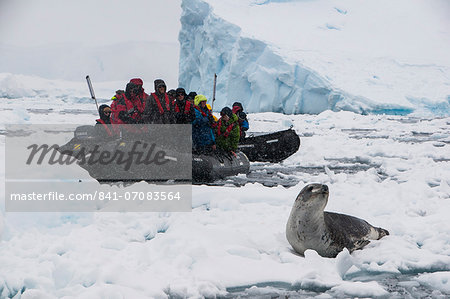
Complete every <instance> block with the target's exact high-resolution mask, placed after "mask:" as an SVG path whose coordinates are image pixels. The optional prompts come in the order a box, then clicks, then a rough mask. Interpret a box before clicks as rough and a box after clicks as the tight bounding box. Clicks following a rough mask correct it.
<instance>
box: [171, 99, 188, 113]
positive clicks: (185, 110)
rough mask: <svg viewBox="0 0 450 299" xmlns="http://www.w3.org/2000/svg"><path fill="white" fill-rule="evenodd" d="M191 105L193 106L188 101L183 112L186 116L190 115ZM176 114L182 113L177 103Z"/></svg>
mask: <svg viewBox="0 0 450 299" xmlns="http://www.w3.org/2000/svg"><path fill="white" fill-rule="evenodd" d="M191 105H192V104H191V102H189V101H186V104H185V105H184V111H183V113H184V114H189V112H190V111H191ZM175 112H181V111H180V107H179V106H178V103H177V102H175Z"/></svg>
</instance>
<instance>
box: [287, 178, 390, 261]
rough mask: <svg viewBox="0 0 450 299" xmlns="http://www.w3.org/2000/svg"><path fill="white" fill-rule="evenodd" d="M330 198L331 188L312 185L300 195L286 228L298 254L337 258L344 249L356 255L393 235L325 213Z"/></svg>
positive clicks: (288, 238) (364, 222)
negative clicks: (365, 247)
mask: <svg viewBox="0 0 450 299" xmlns="http://www.w3.org/2000/svg"><path fill="white" fill-rule="evenodd" d="M328 195H329V191H328V186H326V185H322V184H309V185H307V186H305V187H304V188H303V189H302V191H300V193H299V195H298V196H297V198H296V200H295V203H294V206H293V207H292V210H291V214H290V216H289V220H288V222H287V225H286V238H287V240H288V242H289V244H291V246H292V247H293V248H294V250H295V251H296V252H298V253H300V254H302V255H303V254H304V252H305V250H306V249H313V250H315V251H317V253H318V254H320V255H321V256H323V257H336V255H337V254H338V253H339V252H341V251H342V250H343V249H344V248H347V249H348V250H349V251H350V252H352V251H354V250H357V249H361V248H363V247H364V246H366V245H367V244H369V242H370V241H369V240H378V239H380V238H382V237H384V236H386V235H389V232H388V231H387V230H385V229H383V228H379V227H374V226H372V225H370V224H369V223H368V222H367V221H365V220H363V219H360V218H357V217H353V216H349V215H345V214H338V213H332V212H324V209H325V206H326V205H327V202H328Z"/></svg>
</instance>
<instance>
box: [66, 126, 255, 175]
mask: <svg viewBox="0 0 450 299" xmlns="http://www.w3.org/2000/svg"><path fill="white" fill-rule="evenodd" d="M142 138H143V139H142V142H139V143H140V144H139V146H141V150H142V146H143V144H147V143H148V144H151V142H152V140H150V138H147V139H149V140H146V138H145V134H144V136H143V137H142ZM146 142H147V143H146ZM135 143H136V136H133V138H127V136H126V134H121V137H120V138H119V137H110V136H108V134H107V133H106V131H105V129H104V128H103V126H101V125H96V126H89V125H86V126H80V127H77V128H76V130H75V132H74V138H72V140H70V141H69V142H68V143H67V144H65V145H63V146H61V147H59V149H58V151H59V152H61V153H64V154H67V155H70V156H73V157H76V158H77V160H79V161H82V162H86V161H87V160H89V158H90V156H91V155H92V154H93V153H94V151H95V153H97V156H98V157H99V156H100V155H101V154H102V153H109V154H105V155H108V156H109V157H111V156H114V155H116V154H118V153H124V155H127V154H128V153H130V152H131V151H132V150H133V147H135V145H134V144H135ZM158 144H160V143H158ZM185 148H186V147H185ZM185 148H184V149H185ZM148 149H149V147H148V146H147V147H146V151H148ZM152 150H153V153H152V154H151V155H152V159H154V156H155V153H157V152H158V151H164V153H165V157H166V159H169V160H170V161H172V162H173V161H178V163H175V162H173V163H172V164H170V163H168V164H165V165H164V167H160V168H157V166H155V165H153V164H152V165H151V166H148V165H146V164H144V163H133V164H132V165H131V166H130V167H129V168H128V169H124V163H116V161H114V162H112V163H108V164H107V165H105V163H103V164H101V163H78V164H79V165H80V166H81V167H82V168H84V169H86V170H87V171H88V172H89V175H90V176H91V177H93V178H95V179H96V180H98V181H100V182H114V181H141V180H145V181H167V180H174V181H189V180H191V178H192V182H194V183H197V182H209V181H214V180H217V179H222V178H225V177H227V176H234V175H238V174H241V173H242V174H247V173H248V172H249V170H250V162H249V160H248V158H247V156H246V155H245V154H244V153H242V152H239V151H237V152H236V153H235V155H233V154H229V153H221V152H217V153H214V154H211V155H210V154H208V155H206V154H198V153H192V155H191V152H189V153H186V151H183V149H182V148H177V146H176V145H175V146H173V147H170V148H167V147H165V148H159V147H158V146H155V147H154V148H152ZM149 156H150V155H149ZM97 160H99V159H97ZM180 161H188V163H185V164H181V163H182V162H180ZM171 165H172V166H171ZM155 167H156V168H155ZM191 167H192V168H191ZM180 169H182V170H185V169H192V173H189V175H186V171H184V172H183V171H180Z"/></svg>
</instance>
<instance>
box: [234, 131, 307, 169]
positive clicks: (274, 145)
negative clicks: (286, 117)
mask: <svg viewBox="0 0 450 299" xmlns="http://www.w3.org/2000/svg"><path fill="white" fill-rule="evenodd" d="M299 147H300V137H298V135H297V133H296V132H295V131H294V130H293V129H292V128H289V129H287V130H284V131H279V132H275V133H270V134H264V135H258V136H253V135H250V136H249V137H246V138H245V139H244V140H241V141H240V142H239V146H238V149H239V150H240V151H242V152H243V153H244V154H245V155H247V157H248V159H249V160H250V161H252V162H254V161H260V162H280V161H283V160H284V159H286V158H287V157H289V156H291V155H293V154H294V153H295V152H297V150H298V148H299Z"/></svg>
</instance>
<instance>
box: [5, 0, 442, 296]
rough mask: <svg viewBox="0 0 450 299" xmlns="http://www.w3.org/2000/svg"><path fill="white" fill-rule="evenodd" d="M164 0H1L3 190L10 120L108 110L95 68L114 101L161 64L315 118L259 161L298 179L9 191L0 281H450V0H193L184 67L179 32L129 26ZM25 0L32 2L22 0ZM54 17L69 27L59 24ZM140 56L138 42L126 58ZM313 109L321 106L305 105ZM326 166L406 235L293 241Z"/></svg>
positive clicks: (345, 207)
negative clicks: (356, 242)
mask: <svg viewBox="0 0 450 299" xmlns="http://www.w3.org/2000/svg"><path fill="white" fill-rule="evenodd" d="M79 2H80V3H81V4H82V5H91V2H92V1H79ZM151 2H152V3H154V1H129V2H127V3H129V4H127V5H124V6H121V10H117V11H114V10H113V11H114V12H116V14H113V13H109V14H105V15H108V16H110V18H105V16H102V18H97V19H96V16H97V15H98V14H100V13H102V12H105V11H104V10H103V7H104V6H108V5H111V6H110V8H112V7H115V6H114V5H118V3H119V1H108V3H105V2H102V1H95V4H92V5H93V6H90V8H91V10H88V9H86V10H84V9H81V11H82V12H83V14H82V13H81V12H80V8H79V7H78V8H74V7H72V6H71V9H75V11H76V12H78V16H77V18H74V17H68V14H67V12H66V14H61V15H58V14H57V15H58V17H57V18H56V17H55V18H53V17H51V16H50V15H48V16H47V18H44V19H42V17H43V16H45V14H44V15H39V14H32V11H33V10H32V9H31V8H33V7H34V8H36V7H41V10H40V11H41V13H44V12H57V11H58V7H59V8H60V9H64V5H61V4H60V3H62V2H61V1H53V0H51V1H50V0H49V2H45V1H44V0H40V1H36V3H34V2H33V5H32V6H31V4H29V3H28V2H27V1H15V0H14V1H12V0H6V1H2V2H1V3H0V25H1V26H0V35H1V36H2V45H0V57H2V59H0V102H1V108H0V156H1V159H0V190H4V189H5V159H6V158H7V157H5V136H4V134H5V125H7V124H55V125H58V124H73V123H79V124H80V125H84V124H93V123H94V119H95V118H97V112H96V108H95V104H94V103H93V102H92V100H91V99H90V95H89V93H88V90H87V87H86V82H85V81H84V76H85V75H87V74H90V75H91V78H92V79H93V83H94V88H95V92H96V95H97V98H98V100H99V103H110V101H109V99H110V97H111V96H112V95H113V94H114V91H115V90H116V89H119V88H124V87H125V84H126V82H128V80H129V79H130V78H131V77H141V78H143V79H144V88H145V89H146V91H151V90H153V84H152V81H153V80H154V79H156V78H157V77H162V78H163V79H165V80H166V82H167V83H168V85H169V87H170V88H172V87H176V81H177V79H179V83H180V85H181V86H182V87H185V88H186V89H187V90H189V91H190V90H196V91H197V92H199V93H204V94H206V95H207V96H208V97H209V98H211V95H212V80H213V74H214V72H217V73H218V75H219V77H218V84H217V88H218V90H217V101H216V103H215V104H214V107H215V110H216V111H217V110H220V108H222V107H223V106H224V105H229V104H231V103H233V102H234V101H235V100H240V101H241V102H243V103H244V106H245V108H246V110H249V111H250V112H261V111H262V112H263V113H250V114H249V120H250V126H251V131H252V132H272V131H277V130H281V129H285V128H287V127H289V126H290V125H293V128H294V129H295V130H296V131H297V133H298V134H299V135H300V138H301V146H300V149H299V151H298V152H297V153H295V154H294V155H293V156H291V157H289V158H288V159H287V160H285V161H284V162H282V163H279V164H263V163H252V165H251V168H252V171H254V172H255V171H257V172H261V173H262V175H265V176H266V177H269V178H270V177H271V176H273V178H274V182H275V181H276V180H280V179H281V180H284V181H285V182H290V183H291V184H290V185H293V186H292V187H289V188H288V187H283V186H281V185H278V186H275V187H267V186H266V185H267V184H266V185H264V184H262V183H247V184H245V185H244V186H241V187H235V186H234V184H233V183H235V182H236V181H239V180H240V179H241V180H245V179H246V177H245V176H239V177H238V178H235V179H230V180H228V181H226V182H225V185H223V186H206V185H201V186H193V206H192V212H191V213H111V212H96V213H10V212H8V213H7V212H5V210H4V209H5V206H4V202H5V195H4V192H1V193H0V298H15V299H19V298H20V299H30V298H52V299H53V298H66V299H68V298H133V299H134V298H169V297H170V298H174V297H175V298H176V297H183V298H201V297H209V298H210V297H215V296H231V297H233V296H234V295H233V290H242V291H243V292H245V294H246V295H248V296H251V297H270V296H271V294H273V293H274V292H275V293H278V294H280V293H281V294H283V292H286V295H289V296H292V295H295V291H298V294H299V295H300V296H302V295H303V296H309V297H317V298H331V297H335V298H343V297H345V298H348V297H371V298H373V297H381V298H391V297H393V298H402V297H404V293H403V291H404V290H406V291H407V292H408V294H412V295H413V296H416V297H425V296H431V297H433V298H447V297H448V296H450V226H449V225H448V215H449V214H450V160H449V157H450V147H449V146H450V116H449V94H450V92H449V86H450V85H449V66H450V63H449V61H448V59H449V56H448V53H450V51H449V44H450V43H449V34H448V33H449V32H448V31H449V30H450V26H449V24H448V22H449V18H448V11H449V10H448V9H449V6H448V5H449V4H448V2H446V1H439V0H434V1H417V0H411V1H406V0H398V1H387V0H378V1H364V2H360V1H350V0H342V1H325V0H316V1H313V0H311V1H304V0H303V1H300V0H299V1H281V0H279V1H273V0H272V1H270V0H258V1H257V0H254V1H250V0H239V1H237V0H227V1H216V0H204V1H200V0H183V1H182V4H183V6H182V9H183V13H182V17H181V22H182V29H181V31H180V35H179V41H180V42H181V44H180V48H181V50H180V57H181V61H180V65H179V67H180V69H179V73H180V77H179V78H177V73H178V69H177V66H176V63H177V62H178V61H177V59H178V55H176V54H174V52H176V51H178V50H177V48H172V47H171V46H170V45H171V44H176V41H173V42H172V40H171V39H166V37H165V36H164V38H163V37H162V36H160V37H158V36H156V37H155V36H152V37H150V35H151V34H150V32H151V33H155V32H159V31H158V30H162V29H163V28H159V27H158V23H157V24H156V25H151V26H149V27H151V28H148V27H145V26H143V27H137V28H146V29H143V30H144V31H145V30H147V31H145V32H148V36H146V35H145V34H144V35H143V34H140V35H139V36H140V37H143V38H139V37H136V34H137V33H136V32H134V31H133V34H131V35H126V34H125V33H126V32H129V31H127V30H131V28H136V27H133V26H136V25H143V24H147V23H146V18H145V17H143V16H142V12H141V11H139V13H138V10H139V9H142V10H143V11H145V10H146V11H147V12H148V13H151V12H152V10H151V8H152V7H148V6H147V7H146V8H144V7H142V6H140V5H142V4H143V3H151ZM13 3H14V4H17V5H19V4H20V5H22V6H21V7H22V10H21V12H22V14H21V16H17V15H14V14H9V13H8V12H9V10H8V9H9V7H10V6H11V5H12V4H13ZM49 3H50V4H52V5H44V4H49ZM71 3H72V2H71ZM73 3H75V2H73ZM92 3H93V2H92ZM102 3H103V6H102ZM164 3H166V2H164ZM164 5H166V4H164ZM44 7H45V10H44V12H43V11H42V8H44ZM108 7H109V6H108ZM27 8H29V9H30V10H29V11H28V10H27ZM93 8H95V9H93ZM130 8H132V9H133V10H132V11H129V10H128V9H130ZM153 8H154V7H153ZM72 11H73V10H72ZM106 11H111V9H108V10H106ZM133 11H136V13H135V14H134V15H133V14H131V13H132V12H133ZM154 11H155V10H153V12H154ZM120 12H124V13H126V15H127V16H129V15H133V16H135V17H134V18H126V20H127V22H123V23H122V25H123V26H129V25H132V27H131V28H130V27H126V28H127V29H126V30H124V31H121V30H123V28H122V27H121V29H120V30H119V29H118V28H117V27H115V26H116V25H117V24H118V23H116V21H117V18H116V17H117V15H120ZM157 12H161V10H157ZM89 13H91V14H89ZM33 15H35V16H36V17H38V16H39V18H38V19H37V20H36V19H34V18H30V16H33ZM137 16H140V17H139V18H138V17H137ZM173 16H176V17H178V15H177V14H174V15H173ZM88 19H89V20H98V21H100V23H97V24H95V23H94V24H92V23H91V24H90V26H88V27H87V28H89V29H92V28H96V29H97V31H95V30H93V31H92V32H91V31H87V30H86V27H76V26H75V25H76V24H81V23H82V22H78V23H77V22H75V21H76V20H82V21H83V20H88ZM15 20H16V21H17V22H19V20H20V21H21V22H25V23H24V24H22V23H20V24H21V25H20V26H19V25H18V23H14V21H15ZM137 20H139V22H137ZM36 21H41V23H42V24H43V25H45V26H41V27H39V26H37V25H36V24H37V23H36ZM175 21H178V20H175ZM53 22H54V23H53ZM64 22H68V23H70V24H69V25H70V26H69V25H68V24H67V23H66V24H65V23H64ZM108 22H111V25H114V26H112V27H111V28H112V29H111V28H110V29H108V28H105V27H104V26H103V25H105V24H108ZM8 24H16V25H17V26H16V25H14V26H11V27H9V26H6V25H8ZM52 24H53V26H52ZM64 24H65V25H64ZM286 24H287V25H286ZM26 25H29V26H26ZM57 25H60V26H57ZM95 25H96V27H93V26H95ZM5 26H6V27H5ZM22 26H23V27H22ZM71 26H75V27H71ZM174 26H179V24H178V23H175V22H174ZM27 27H28V28H29V31H24V30H23V28H27ZM106 27H107V26H106ZM5 28H8V29H10V30H6V29H5ZM14 28H16V29H17V31H14ZM43 28H46V29H47V30H48V32H44V31H39V30H43ZM49 28H51V29H49ZM67 28H70V30H69V31H70V32H72V33H74V35H72V39H71V38H70V37H68V36H67V33H68V32H69V31H67ZM31 29H33V30H31ZM36 30H38V31H36ZM52 30H56V31H55V32H57V33H58V34H56V35H53V37H54V38H55V39H50V38H49V37H46V36H45V35H44V34H50V35H51V33H52ZM6 32H7V33H6ZM21 32H22V33H21ZM87 32H89V38H87V39H86V40H83V38H82V37H83V36H85V35H83V33H87ZM75 33H76V34H75ZM96 33H97V34H100V33H104V34H103V35H101V37H102V38H101V39H99V40H97V39H96ZM21 34H22V35H21ZM91 34H92V35H91ZM27 35H28V36H27ZM30 36H32V37H34V39H33V40H31V39H30ZM58 36H59V37H61V36H62V37H64V39H57V38H56V37H58ZM97 36H99V35H97ZM39 37H40V38H39ZM75 37H76V38H75ZM13 38H15V40H13ZM116 38H117V39H116ZM46 41H48V42H46ZM71 41H73V42H75V43H76V45H75V46H72V45H71V44H70V42H71ZM55 43H56V45H59V46H58V47H56V46H55ZM168 45H169V46H168ZM124 48H126V49H124ZM174 49H175V50H174ZM124 51H125V52H124ZM127 53H134V54H133V55H131V54H127ZM147 53H148V55H149V57H150V58H149V59H148V60H145V59H144V58H143V57H146V54H147ZM130 56H132V57H137V58H139V59H136V60H134V61H131V62H129V63H127V61H128V60H126V59H130ZM131 59H133V58H131ZM171 63H174V64H175V65H171ZM161 64H164V65H163V66H161ZM345 110H347V111H345ZM275 112H284V113H286V114H281V113H275ZM301 112H308V113H315V114H304V115H292V114H294V113H301ZM367 113H369V115H363V114H367ZM370 113H374V114H370ZM376 113H392V114H408V113H412V114H411V115H409V116H408V117H406V116H397V115H382V114H376ZM61 167H63V166H61ZM83 178H88V174H87V173H85V177H83ZM313 182H317V183H323V184H327V185H328V186H329V188H330V198H329V202H328V205H327V207H326V210H328V211H334V212H339V213H345V214H349V215H354V216H357V217H359V218H362V219H365V220H367V221H368V222H369V223H371V224H372V225H374V226H380V227H383V228H385V229H387V230H389V232H390V235H389V236H387V237H384V238H382V239H381V240H378V241H372V242H371V243H370V244H369V245H368V246H367V247H365V248H364V249H363V250H359V251H356V252H353V253H352V254H349V253H348V251H346V250H344V251H343V252H341V253H340V254H339V255H338V256H337V257H336V258H334V259H330V258H322V257H320V256H319V255H318V254H317V253H316V252H315V251H313V250H308V251H306V253H305V256H304V257H302V256H299V255H297V254H295V253H294V252H293V251H292V249H291V247H290V245H289V243H288V242H287V240H286V238H285V225H286V222H287V219H288V216H289V213H290V209H291V207H292V204H293V202H294V200H295V197H296V196H297V194H298V193H299V192H300V190H301V189H302V188H303V187H304V186H305V185H306V184H308V183H313ZM141 184H145V183H141ZM396 279H398V280H396ZM280 286H281V287H280ZM288 289H289V290H291V291H290V292H288V291H287V290H288ZM293 292H294V293H293ZM292 297H294V296H292Z"/></svg>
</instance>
